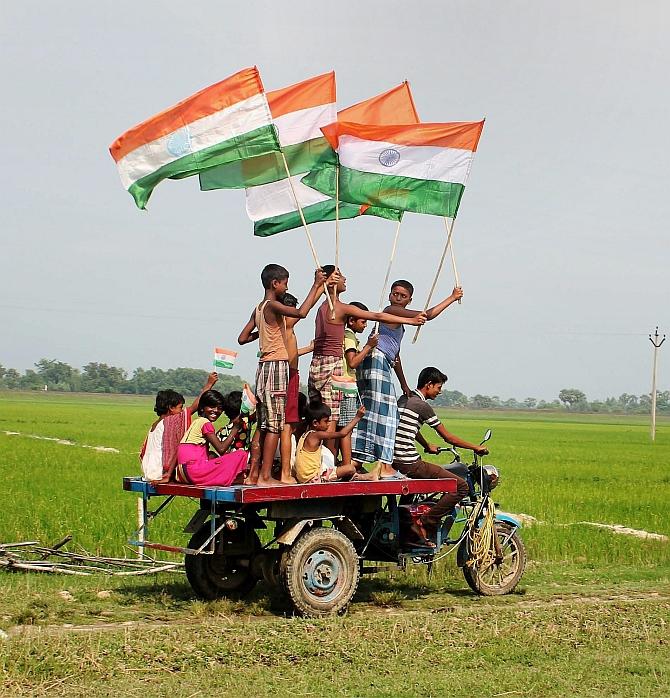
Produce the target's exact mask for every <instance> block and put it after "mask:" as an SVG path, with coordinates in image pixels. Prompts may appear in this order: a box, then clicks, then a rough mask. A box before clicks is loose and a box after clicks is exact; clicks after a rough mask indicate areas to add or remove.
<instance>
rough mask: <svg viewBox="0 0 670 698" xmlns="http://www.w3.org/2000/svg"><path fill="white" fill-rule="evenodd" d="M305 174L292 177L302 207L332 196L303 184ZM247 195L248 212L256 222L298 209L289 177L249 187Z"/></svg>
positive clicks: (318, 202) (326, 199)
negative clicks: (302, 179)
mask: <svg viewBox="0 0 670 698" xmlns="http://www.w3.org/2000/svg"><path fill="white" fill-rule="evenodd" d="M304 176H305V174H304V173H302V174H298V175H295V176H293V177H291V180H292V182H293V186H294V188H295V193H296V196H297V198H298V202H299V203H300V206H301V208H307V206H312V205H313V204H320V203H321V202H322V201H328V200H329V199H330V198H331V197H330V196H327V195H326V194H322V193H321V192H319V191H317V190H316V189H312V188H311V187H308V186H306V185H305V184H303V183H302V182H301V181H300V179H301V177H304ZM246 195H247V214H248V215H249V218H251V220H252V221H254V222H255V221H262V220H264V219H265V218H272V217H274V216H283V215H284V214H286V213H293V212H294V211H297V210H298V208H297V206H296V205H295V199H294V198H293V192H292V191H291V185H290V184H289V181H288V178H286V179H281V180H279V181H278V182H270V183H269V184H261V185H259V186H257V187H249V188H248V189H246Z"/></svg>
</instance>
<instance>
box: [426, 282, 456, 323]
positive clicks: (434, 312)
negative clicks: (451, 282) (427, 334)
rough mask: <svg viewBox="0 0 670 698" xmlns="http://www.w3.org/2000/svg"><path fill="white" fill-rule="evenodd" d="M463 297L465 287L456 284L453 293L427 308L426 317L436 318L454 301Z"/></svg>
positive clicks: (429, 318)
mask: <svg viewBox="0 0 670 698" xmlns="http://www.w3.org/2000/svg"><path fill="white" fill-rule="evenodd" d="M461 298H463V289H462V288H461V287H460V286H456V288H454V290H453V291H452V292H451V295H450V296H448V297H447V298H445V299H444V300H443V301H442V302H441V303H438V304H437V305H434V306H433V307H432V308H428V310H426V317H427V319H428V320H434V319H435V318H436V317H437V316H438V315H439V314H440V313H441V312H443V311H445V310H446V309H447V308H448V307H449V306H450V305H451V304H452V303H455V302H456V301H457V300H460V299H461Z"/></svg>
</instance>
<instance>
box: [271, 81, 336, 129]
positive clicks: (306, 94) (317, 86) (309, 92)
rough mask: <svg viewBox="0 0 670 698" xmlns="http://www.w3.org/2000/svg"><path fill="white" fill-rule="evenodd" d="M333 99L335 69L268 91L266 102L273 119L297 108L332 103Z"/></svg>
mask: <svg viewBox="0 0 670 698" xmlns="http://www.w3.org/2000/svg"><path fill="white" fill-rule="evenodd" d="M335 99H336V95H335V71H331V72H330V73H325V74H324V75H318V76H317V77H315V78H310V79H309V80H303V82H298V83H296V84H295V85H291V86H290V87H284V88H283V89H281V90H273V91H272V92H268V103H269V104H270V111H271V112H272V117H273V118H274V119H277V118H278V117H280V116H283V115H284V114H290V113H291V112H294V111H298V110H299V109H309V108H310V107H318V106H321V105H322V104H333V103H334V102H335Z"/></svg>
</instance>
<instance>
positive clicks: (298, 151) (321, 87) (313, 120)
mask: <svg viewBox="0 0 670 698" xmlns="http://www.w3.org/2000/svg"><path fill="white" fill-rule="evenodd" d="M335 93H336V88H335V74H334V73H327V74H325V75H320V76H317V77H315V78H310V79H308V80H304V81H303V82H299V83H297V84H295V85H291V86H290V87H286V88H284V89H281V90H275V91H273V92H268V103H269V105H270V111H271V113H272V118H273V120H274V123H275V126H276V127H277V131H278V133H279V141H280V143H281V145H282V149H283V151H284V153H285V155H286V160H287V164H288V168H289V172H290V173H291V180H290V182H289V179H288V177H287V176H286V168H285V167H284V164H283V162H282V161H281V158H280V157H277V156H272V157H265V158H256V159H254V160H253V161H247V162H245V163H243V164H244V165H245V167H246V168H247V170H249V169H251V168H253V170H254V172H253V174H252V175H251V176H250V177H251V178H250V181H251V183H252V184H257V185H259V186H253V187H250V188H248V189H247V191H246V194H247V213H248V214H249V217H250V218H251V220H252V221H254V234H255V235H257V236H261V237H265V236H268V235H274V234H276V233H280V232H283V231H285V230H291V229H293V228H298V227H300V226H301V225H302V221H301V218H300V213H299V211H298V207H297V205H296V198H297V200H298V202H299V203H300V207H301V208H302V212H303V215H304V216H305V220H306V222H307V223H317V222H319V221H327V220H335V218H336V210H335V209H336V206H335V199H334V198H333V197H334V193H333V196H328V195H324V194H322V193H321V192H318V191H315V190H314V189H312V188H310V187H307V186H305V185H304V184H303V183H302V182H301V179H302V178H303V176H304V175H305V174H306V173H307V172H309V171H310V170H313V169H316V168H320V167H330V168H332V169H333V171H334V169H335V164H336V161H337V159H336V156H335V153H334V151H333V149H332V147H331V145H330V143H329V142H328V140H327V139H326V138H324V136H323V130H324V129H325V128H326V127H327V126H328V125H331V126H332V125H333V124H335V123H336V121H337V119H338V118H342V115H346V116H347V118H348V119H350V120H352V121H358V122H362V123H393V120H392V118H393V117H392V116H391V115H392V114H393V115H395V117H394V118H396V120H397V119H402V120H403V123H412V122H413V121H415V120H416V121H418V120H419V118H418V116H417V115H416V109H415V107H414V101H413V100H412V95H411V92H410V90H409V85H408V84H407V83H406V82H405V83H402V85H399V86H398V87H394V88H393V89H392V90H389V91H388V92H384V93H383V94H381V95H377V96H375V97H372V98H371V99H368V100H365V101H364V102H360V103H358V104H355V105H353V106H352V107H348V108H347V109H345V110H343V111H341V112H339V115H338V114H337V113H336V110H335ZM368 120H369V121H368ZM263 167H264V169H263ZM224 174H225V173H222V172H219V171H218V168H214V169H212V170H208V171H206V172H203V173H202V174H201V175H200V185H201V188H203V189H216V188H220V187H221V186H222V185H224V184H225V183H226V182H227V181H228V180H227V178H223V175H224ZM227 176H229V174H228V175H227ZM263 180H264V181H263ZM291 185H293V190H294V191H295V197H294V195H293V191H292V189H291ZM361 214H367V215H375V216H380V217H382V218H389V219H392V220H399V219H400V217H401V215H402V214H401V213H400V212H399V211H394V210H392V209H386V208H376V207H371V206H369V205H367V204H364V205H352V204H348V203H344V202H342V201H340V204H339V211H338V214H337V215H339V217H340V218H342V219H345V218H355V217H356V216H360V215H361Z"/></svg>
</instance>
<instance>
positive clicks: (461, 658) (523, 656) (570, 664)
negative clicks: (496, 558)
mask: <svg viewBox="0 0 670 698" xmlns="http://www.w3.org/2000/svg"><path fill="white" fill-rule="evenodd" d="M152 404H153V402H152V400H151V399H150V398H144V397H134V396H107V395H101V396H93V395H64V394H55V393H54V394H44V393H25V394H22V393H21V394H19V393H0V472H1V473H2V478H3V491H4V496H3V498H2V507H1V508H0V543H3V542H4V543H9V542H17V541H24V540H40V541H42V542H43V543H54V542H56V541H59V540H60V539H62V538H63V537H64V536H65V535H68V534H71V535H72V536H73V542H72V544H71V549H73V548H72V546H75V547H76V546H81V547H82V548H84V549H85V550H87V551H89V552H91V553H100V554H105V555H115V556H117V555H124V554H128V555H133V554H134V551H133V550H132V549H129V548H128V547H127V539H128V538H129V537H130V536H131V534H132V532H133V529H134V528H135V524H136V496H135V495H133V494H131V493H128V492H124V491H123V490H122V487H121V478H122V477H123V476H124V475H136V474H138V473H139V462H138V458H137V452H138V450H139V447H140V445H141V442H142V440H143V438H144V434H145V431H146V429H147V427H148V425H149V424H150V423H151V421H152V414H153V413H152ZM440 416H441V417H442V419H443V422H444V423H445V425H446V427H447V429H448V430H449V431H451V432H454V433H456V434H458V435H459V436H462V437H464V438H466V439H468V440H471V441H478V440H479V439H480V438H481V435H482V434H483V433H484V431H485V430H486V429H487V428H489V427H490V428H491V429H492V430H493V438H492V439H491V441H490V442H489V448H490V451H491V455H490V456H489V457H488V459H487V460H488V461H490V462H492V463H494V464H495V465H497V466H498V468H499V470H500V472H501V484H500V485H499V487H498V489H497V490H496V499H497V500H498V501H499V502H500V505H501V508H502V509H504V510H505V511H507V512H510V513H514V514H523V515H525V516H526V517H533V519H534V520H535V521H534V522H531V523H530V525H524V528H523V529H522V537H523V540H524V542H525V544H526V547H527V553H528V558H529V564H528V568H527V570H526V574H525V576H524V578H523V579H522V581H521V584H520V585H519V587H518V588H517V590H516V592H515V593H514V594H512V595H511V596H508V597H501V598H495V599H486V598H481V597H475V596H473V595H472V594H471V593H470V591H469V589H468V588H467V586H466V584H465V582H464V580H463V578H462V576H461V574H460V572H459V571H458V570H457V569H456V567H455V564H454V562H453V561H452V560H451V559H450V558H447V559H446V560H444V561H441V562H440V563H439V564H438V565H437V569H436V570H435V572H434V574H433V575H432V577H430V578H428V577H427V575H426V573H425V570H424V569H423V568H415V569H411V570H410V571H409V572H408V574H406V575H401V574H399V573H398V572H394V573H388V574H386V575H381V576H378V577H376V578H374V579H366V580H364V581H363V582H362V583H361V585H360V588H359V592H358V594H357V596H356V598H355V601H354V603H353V604H352V606H351V609H350V611H349V613H348V615H347V616H345V617H343V618H336V619H326V620H318V621H301V620H299V619H293V618H291V617H290V613H289V611H288V609H287V608H286V605H285V604H283V602H282V600H281V599H278V598H277V597H276V595H275V592H272V591H271V590H269V589H267V588H265V587H264V585H263V584H259V586H258V587H257V589H256V590H255V591H254V592H253V593H252V594H251V595H250V597H249V598H248V599H246V600H244V601H241V602H240V601H226V600H222V601H218V602H211V603H204V602H201V601H197V600H196V599H194V598H193V595H192V594H191V592H190V588H189V587H188V585H187V584H186V582H185V580H184V578H183V576H181V575H174V574H173V575H158V576H154V577H143V578H134V579H124V580H122V579H118V578H109V577H104V576H100V577H92V578H72V577H68V578H63V577H61V576H55V575H38V574H31V573H25V574H22V573H7V572H0V588H2V592H3V593H2V603H1V605H0V629H4V631H3V632H4V633H5V635H6V639H4V640H2V639H0V695H69V696H72V695H143V696H152V695H156V696H159V695H165V693H167V692H168V691H172V692H173V693H174V694H175V695H212V694H213V693H214V692H217V691H218V692H219V693H220V694H221V695H228V694H229V693H228V692H231V693H232V692H235V691H239V690H240V689H242V690H247V691H248V690H249V688H251V690H252V691H254V693H255V694H257V695H314V694H316V693H317V692H319V691H320V690H321V689H323V690H327V689H328V686H329V685H332V683H331V684H329V681H330V682H332V681H337V682H338V684H339V686H340V693H339V694H340V695H351V696H356V695H417V694H421V695H425V696H428V695H436V696H438V695H445V694H446V693H447V692H449V691H451V690H452V688H451V687H452V686H453V685H454V682H455V681H458V680H459V673H458V670H459V662H463V663H464V664H463V666H466V665H467V666H469V667H470V668H471V669H472V670H473V671H475V670H476V669H477V668H478V667H480V668H481V673H480V674H477V677H476V681H475V683H477V691H475V692H472V693H468V692H467V691H466V692H465V693H460V695H510V694H511V695H532V696H546V695H566V694H568V695H592V696H598V695H649V696H658V695H670V659H669V652H668V640H667V637H668V630H667V629H668V627H670V543H669V542H668V540H667V537H670V515H669V514H670V507H669V504H668V502H669V496H670V421H669V420H667V419H660V420H659V423H658V432H657V438H656V442H655V443H653V444H652V443H651V441H650V438H649V427H648V423H647V420H645V419H644V418H643V417H637V416H635V417H629V416H614V415H577V414H568V413H541V412H533V411H529V412H514V413H512V412H483V411H477V412H463V411H449V410H444V411H442V413H441V415H440ZM428 431H429V432H430V430H428ZM426 436H427V438H428V439H429V440H431V441H433V442H435V438H434V436H432V435H431V433H426ZM37 437H39V438H37ZM112 449H113V450H112ZM464 455H465V454H464ZM196 507H197V504H196V503H193V502H190V501H189V500H185V501H182V502H175V503H174V504H173V506H172V507H171V508H170V510H169V511H168V512H167V513H166V515H165V516H164V517H162V520H161V518H159V520H158V521H156V523H155V525H154V527H153V529H152V538H154V539H162V540H164V541H165V542H173V543H176V544H182V543H185V542H186V540H187V536H186V535H185V534H183V533H181V528H182V527H183V525H184V524H185V523H186V521H187V520H188V519H189V518H190V516H191V514H192V513H193V511H194V510H195V508H196ZM528 520H529V521H530V519H528ZM596 524H598V525H596ZM610 526H621V527H626V528H627V529H632V531H627V532H624V533H618V532H616V531H615V530H613V529H612V528H609V527H610ZM645 532H646V533H652V534H657V535H656V536H655V537H646V536H645ZM663 536H665V537H666V538H665V539H662V537H663ZM63 591H67V592H68V594H69V595H70V597H72V598H64V597H63ZM101 591H104V592H105V593H104V594H103V595H102V596H99V594H100V592H101ZM252 619H253V621H252ZM218 628H224V629H226V632H223V633H219V632H218V630H217V629H218ZM69 629H71V630H69ZM129 629H131V630H129ZM129 632H131V634H130V635H129ZM310 633H311V634H316V636H318V637H320V638H321V640H322V642H323V647H326V648H328V651H325V650H324V651H323V652H322V651H321V649H319V650H318V651H317V650H316V649H315V646H314V645H313V644H311V643H310V642H309V637H310ZM208 638H209V639H208ZM365 638H369V639H370V642H374V643H380V648H379V649H378V650H375V651H372V650H371V649H370V647H369V645H367V644H366V642H365ZM389 638H391V639H389ZM501 638H502V639H504V642H499V640H500V639H501ZM622 639H624V640H626V642H624V643H622V641H621V640H622ZM389 643H390V644H389ZM319 647H322V646H321V645H319ZM189 648H190V649H189ZM289 650H290V651H289ZM447 650H448V651H447ZM480 650H481V651H480ZM388 652H390V653H391V655H393V656H391V659H393V657H395V659H396V660H397V661H398V662H399V664H398V665H396V664H395V663H394V661H390V659H389V657H388V656H387V653H388ZM250 657H255V659H254V660H253V661H251V660H250V659H249V658H250ZM82 658H86V659H85V660H84V659H82ZM324 662H325V669H324V670H323V671H321V670H318V669H317V668H318V667H322V668H323V667H324ZM389 662H390V663H389ZM436 662H444V664H445V668H444V670H443V671H441V672H440V673H439V676H435V675H434V665H435V663H436ZM447 665H448V667H449V668H446V666H447ZM400 666H402V667H403V671H404V669H406V668H407V667H411V668H412V672H413V673H412V677H413V678H412V681H411V682H410V683H409V684H407V686H405V685H404V684H403V681H404V680H405V679H406V678H407V672H406V671H404V673H403V672H401V671H400V668H399V667H400ZM484 668H485V671H484ZM231 670H234V671H231ZM310 671H312V674H311V676H312V679H311V680H308V679H307V677H308V676H309V675H310V674H309V672H310ZM217 677H218V678H217ZM315 677H316V678H315ZM361 682H362V683H361ZM270 685H272V691H270V690H269V688H268V687H269V686H270ZM312 691H313V692H312ZM454 695H456V694H454Z"/></svg>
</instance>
